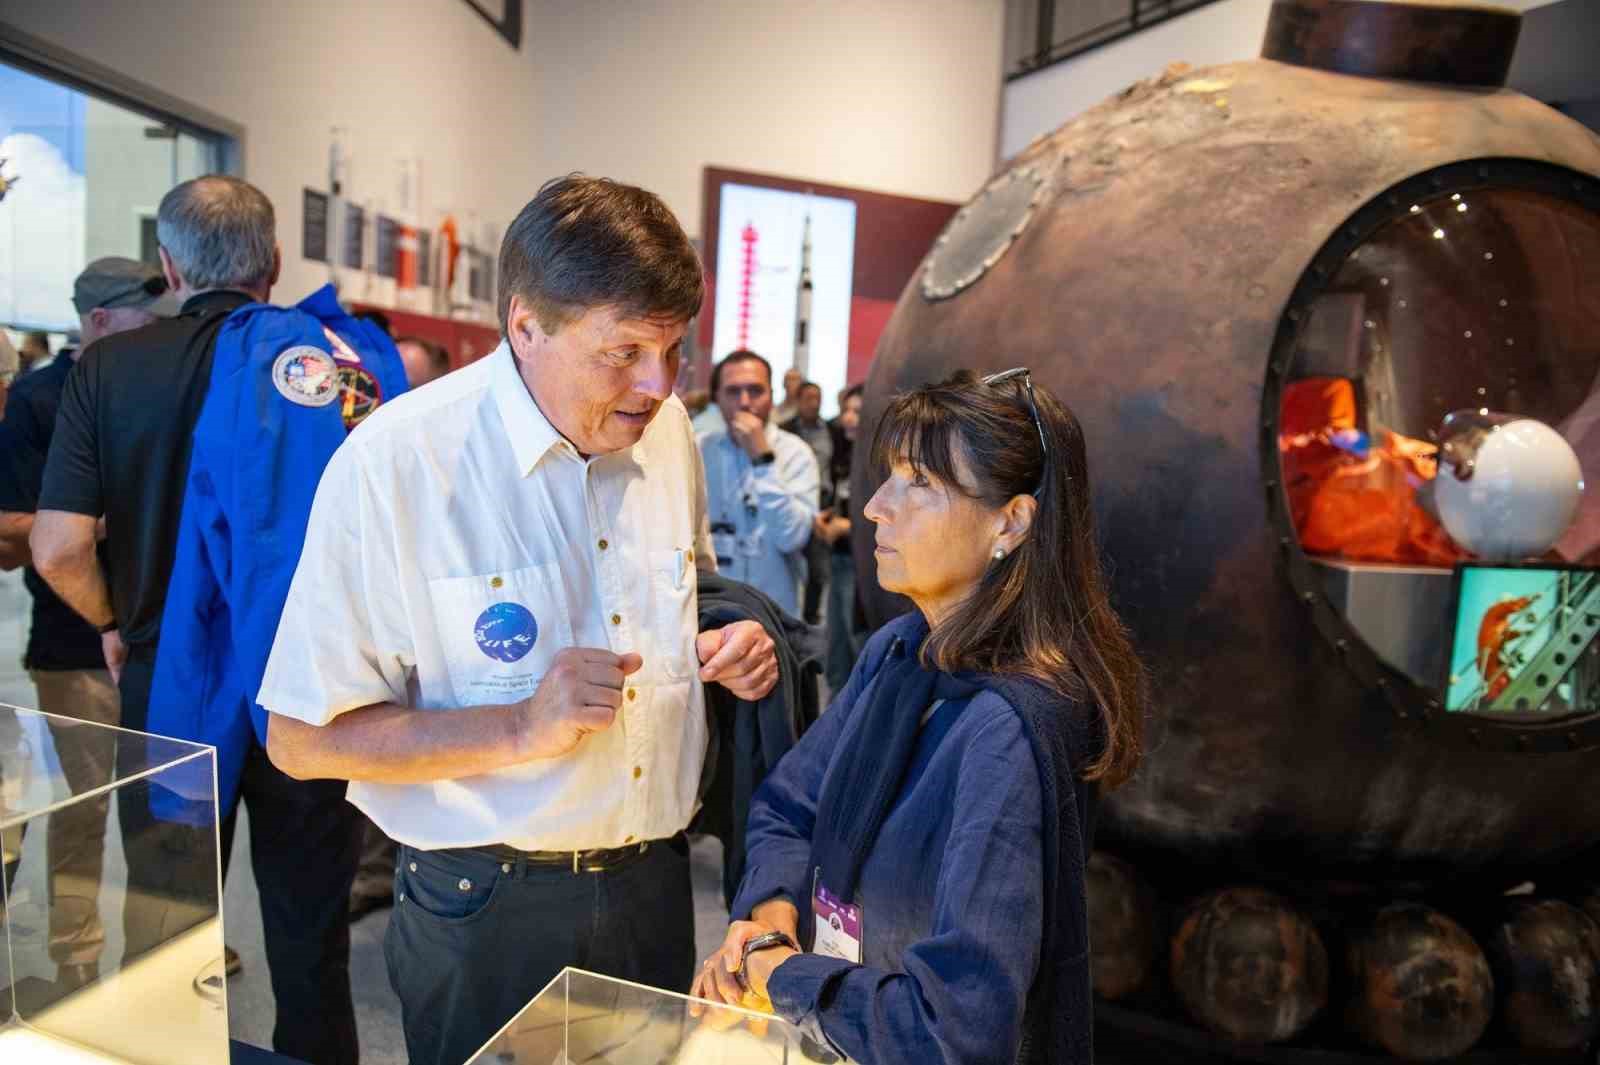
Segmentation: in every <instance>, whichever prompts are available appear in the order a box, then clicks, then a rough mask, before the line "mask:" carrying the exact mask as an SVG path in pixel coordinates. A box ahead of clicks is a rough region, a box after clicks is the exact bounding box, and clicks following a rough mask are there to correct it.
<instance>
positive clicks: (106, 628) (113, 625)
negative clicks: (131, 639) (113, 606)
mask: <svg viewBox="0 0 1600 1065" xmlns="http://www.w3.org/2000/svg"><path fill="white" fill-rule="evenodd" d="M95 631H96V632H98V633H99V634H100V635H102V636H104V635H105V634H106V633H108V632H116V631H117V619H116V618H112V619H111V620H110V621H108V622H106V623H105V624H104V625H101V626H100V627H99V628H98V629H96V630H95Z"/></svg>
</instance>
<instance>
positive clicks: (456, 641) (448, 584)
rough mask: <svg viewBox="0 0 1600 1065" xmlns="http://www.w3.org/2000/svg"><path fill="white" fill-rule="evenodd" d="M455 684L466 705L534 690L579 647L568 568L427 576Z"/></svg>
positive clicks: (516, 697) (515, 697)
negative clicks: (561, 656)
mask: <svg viewBox="0 0 1600 1065" xmlns="http://www.w3.org/2000/svg"><path fill="white" fill-rule="evenodd" d="M428 594H429V596H430V597H431V599H432V604H433V611H434V623H435V624H436V625H437V626H438V631H439V644H440V646H441V648H442V649H443V652H444V660H445V666H446V668H447V669H448V670H449V671H450V687H451V690H452V691H453V692H454V693H455V697H456V702H457V703H458V704H459V705H461V706H487V705H495V704H499V703H511V702H516V701H517V700H519V699H526V698H527V697H528V696H530V695H532V694H533V692H534V689H535V688H537V687H538V686H539V681H540V680H541V679H542V678H543V677H544V675H545V673H546V672H547V671H548V670H549V668H550V663H551V661H552V660H553V659H554V658H555V656H556V655H557V654H558V653H559V652H560V651H561V650H562V649H563V648H567V647H571V646H572V643H573V641H572V623H571V621H570V619H569V618H568V617H567V604H566V596H565V594H564V592H563V586H562V584H561V574H560V572H559V570H558V568H557V567H556V566H555V565H553V564H546V565H540V566H528V567H525V568H523V569H515V570H500V571H497V572H494V573H484V574H479V575H476V576H470V577H439V578H436V579H434V580H431V581H429V582H428Z"/></svg>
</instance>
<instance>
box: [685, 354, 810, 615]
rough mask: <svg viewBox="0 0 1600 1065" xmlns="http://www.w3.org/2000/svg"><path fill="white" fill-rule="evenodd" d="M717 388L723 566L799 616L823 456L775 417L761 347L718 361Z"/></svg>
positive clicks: (711, 478) (709, 466)
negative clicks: (759, 352)
mask: <svg viewBox="0 0 1600 1065" xmlns="http://www.w3.org/2000/svg"><path fill="white" fill-rule="evenodd" d="M796 387H797V388H798V386H796ZM711 394H712V396H713V397H714V398H715V400H716V403H717V406H718V407H719V408H720V409H721V411H722V418H723V421H724V422H725V423H726V424H727V428H726V429H723V430H720V431H718V432H713V433H706V434H704V435H702V436H701V437H700V453H701V455H702V456H704V458H705V464H706V494H707V499H708V502H709V506H710V510H711V533H712V540H713V542H714V543H715V544H716V548H717V569H718V571H719V572H721V573H722V574H723V575H724V576H728V577H732V578H733V579H734V580H736V581H743V582H744V583H745V584H748V585H751V586H753V587H754V588H756V589H758V590H759V591H762V592H764V593H766V594H767V595H768V596H770V597H771V598H772V600H773V601H774V602H776V603H777V604H778V605H779V606H780V607H782V608H783V609H784V610H786V611H788V612H789V613H790V614H793V615H794V616H795V617H799V616H800V585H801V582H803V581H804V580H805V569H806V563H805V546H806V541H807V540H809V539H810V537H811V528H812V522H813V520H814V519H815V518H816V515H817V499H818V491H819V485H820V481H821V475H820V474H819V472H818V470H817V457H816V456H815V455H813V454H812V453H811V449H810V448H809V447H807V446H806V445H805V441H803V440H801V439H800V438H799V437H797V436H795V435H794V434H793V433H788V432H785V431H784V430H782V429H779V428H778V427H777V426H776V425H775V424H773V422H772V366H771V364H770V363H768V362H767V360H766V359H764V358H762V357H761V356H760V355H757V354H756V353H755V352H753V351H749V350H739V351H735V352H732V353H731V354H729V355H728V357H727V358H725V359H723V360H722V361H721V362H719V363H717V365H716V368H715V369H713V370H712V371H711Z"/></svg>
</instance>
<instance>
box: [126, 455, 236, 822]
mask: <svg viewBox="0 0 1600 1065" xmlns="http://www.w3.org/2000/svg"><path fill="white" fill-rule="evenodd" d="M213 457H214V456H213V454H212V452H211V449H209V448H208V447H207V445H206V442H205V441H204V440H203V439H202V438H201V436H200V434H198V433H197V434H196V440H195V447H194V450H193V452H192V453H191V457H190V460H189V479H188V482H187V489H186V491H185V493H184V499H183V510H182V512H181V513H180V516H179V519H178V543H177V549H176V551H175V552H174V555H173V567H172V575H171V577H170V578H169V581H168V585H167V598H166V605H165V608H164V609H163V611H162V617H161V646H160V649H159V651H158V652H157V654H156V665H155V676H154V678H153V680H152V681H151V685H150V711H149V718H148V721H147V724H146V727H147V728H148V729H149V731H151V732H153V733H155V734H157V735H160V736H175V737H179V738H181V739H187V740H193V741H196V742H200V743H209V744H212V745H213V746H215V747H216V748H217V763H216V788H217V801H218V803H219V804H220V806H221V809H222V810H223V811H228V810H231V809H232V808H233V802H234V797H235V795H236V793H237V787H238V779H239V772H240V769H241V768H242V767H243V765H244V756H245V754H246V753H247V752H248V750H249V736H250V731H249V719H248V717H246V715H245V714H244V712H243V710H244V703H243V700H242V699H241V698H240V697H239V696H238V694H237V693H238V692H239V691H240V688H239V685H238V682H237V676H236V673H235V671H234V667H233V657H232V654H231V653H230V648H229V647H228V644H227V641H226V640H225V639H221V638H220V637H221V635H222V634H223V633H225V632H226V631H227V626H228V604H227V602H226V601H225V600H224V599H223V597H222V586H221V583H220V580H219V574H225V573H226V572H227V565H228V559H227V546H228V538H227V517H226V515H224V514H223V512H222V510H221V508H220V507H219V506H218V503H217V497H216V493H215V491H214V485H213V481H212V476H211V467H210V462H211V460H212V459H213ZM227 702H231V703H232V705H233V711H232V712H231V713H227V712H219V711H218V706H219V703H227ZM190 769H191V770H193V772H190V773H187V774H181V775H175V774H166V775H164V776H163V777H162V779H161V780H160V781H158V782H157V786H155V787H153V788H152V790H151V797H150V805H151V810H152V812H153V813H154V814H155V815H156V816H157V817H158V818H160V819H162V820H164V821H178V822H182V823H186V824H204V823H207V822H208V821H209V819H210V816H211V815H210V813H209V806H210V801H211V785H212V781H211V772H210V766H209V765H205V766H202V765H200V764H199V763H195V764H194V765H192V766H190ZM202 770H203V771H202ZM196 804H198V806H197V805H196Z"/></svg>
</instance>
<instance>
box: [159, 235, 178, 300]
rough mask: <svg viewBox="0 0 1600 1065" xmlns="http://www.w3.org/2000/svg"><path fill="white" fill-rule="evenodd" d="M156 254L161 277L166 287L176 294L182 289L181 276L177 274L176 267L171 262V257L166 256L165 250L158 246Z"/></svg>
mask: <svg viewBox="0 0 1600 1065" xmlns="http://www.w3.org/2000/svg"><path fill="white" fill-rule="evenodd" d="M156 254H157V255H160V256H161V276H163V277H165V278H166V279H167V287H168V288H170V289H172V290H173V291H174V292H176V291H177V290H178V289H180V288H182V287H183V275H182V274H180V273H178V266H177V264H176V263H174V262H173V261H172V256H171V255H168V254H167V249H165V248H163V247H161V246H160V245H159V244H158V245H156Z"/></svg>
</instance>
